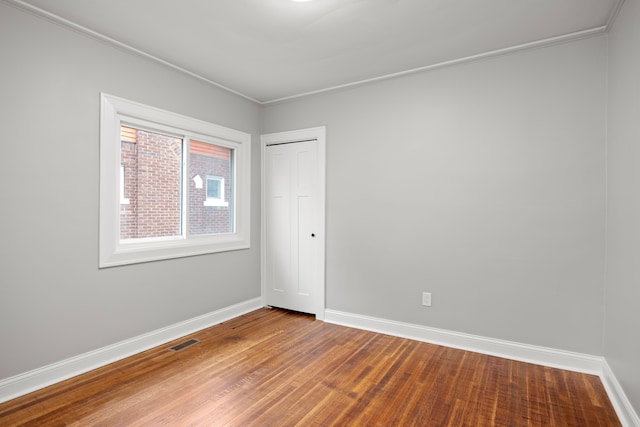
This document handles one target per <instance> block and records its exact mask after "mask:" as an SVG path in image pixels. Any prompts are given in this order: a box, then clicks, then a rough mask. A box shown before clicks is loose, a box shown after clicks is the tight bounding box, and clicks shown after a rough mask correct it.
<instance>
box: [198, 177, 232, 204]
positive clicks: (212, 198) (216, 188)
mask: <svg viewBox="0 0 640 427" xmlns="http://www.w3.org/2000/svg"><path fill="white" fill-rule="evenodd" d="M225 192H226V191H225V187H224V178H223V177H221V176H207V198H206V200H205V201H204V205H205V206H228V205H229V203H227V202H225V197H224V196H225Z"/></svg>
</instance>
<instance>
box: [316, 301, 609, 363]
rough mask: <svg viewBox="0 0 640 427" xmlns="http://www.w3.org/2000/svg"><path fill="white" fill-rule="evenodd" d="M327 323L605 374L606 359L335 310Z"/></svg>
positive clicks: (330, 312) (328, 314)
mask: <svg viewBox="0 0 640 427" xmlns="http://www.w3.org/2000/svg"><path fill="white" fill-rule="evenodd" d="M325 321H326V322H331V323H336V324H339V325H344V326H350V327H354V328H359V329H365V330H369V331H372V332H379V333H383V334H387V335H393V336H397V337H402V338H409V339H413V340H417V341H423V342H428V343H431V344H438V345H443V346H446V347H453V348H458V349H461V350H467V351H473V352H476V353H482V354H488V355H491V356H498V357H504V358H506V359H512V360H518V361H521V362H527V363H535V364H538V365H544V366H550V367H553V368H560V369H567V370H570V371H576V372H582V373H587V374H593V375H600V373H601V372H602V357H599V356H592V355H588V354H582V353H573V352H570V351H564V350H556V349H552V348H547V347H540V346H535V345H529V344H522V343H517V342H512V341H506V340H499V339H494V338H487V337H482V336H479V335H471V334H465V333H461V332H454V331H448V330H445V329H437V328H431V327H428V326H422V325H415V324H411V323H403V322H396V321H393V320H387V319H380V318H376V317H369V316H363V315H359V314H352V313H344V312H340V311H334V310H326V311H325Z"/></svg>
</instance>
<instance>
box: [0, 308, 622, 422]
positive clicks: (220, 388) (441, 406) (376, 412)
mask: <svg viewBox="0 0 640 427" xmlns="http://www.w3.org/2000/svg"><path fill="white" fill-rule="evenodd" d="M191 338H195V339H197V340H199V341H200V342H199V343H198V344H195V345H193V346H191V347H187V348H185V349H184V350H181V351H179V352H172V351H169V350H168V349H169V348H170V347H172V346H174V345H176V344H179V343H181V342H184V341H186V340H188V339H191ZM0 425H2V426H7V427H8V426H115V425H122V426H125V425H126V426H150V425H153V426H182V425H192V426H295V425H301V426H302V425H303V426H346V425H349V426H619V425H620V423H619V421H618V419H617V417H616V414H615V411H614V409H613V407H612V405H611V402H610V401H609V399H608V397H607V395H606V393H605V390H604V387H603V385H602V383H601V382H600V379H599V378H598V377H596V376H592V375H585V374H579V373H575V372H569V371H564V370H559V369H553V368H548V367H544V366H538V365H532V364H527V363H523V362H516V361H511V360H506V359H501V358H497V357H492V356H487V355H483V354H478V353H472V352H465V351H462V350H456V349H451V348H447V347H442V346H437V345H432V344H427V343H422V342H416V341H411V340H407V339H401V338H395V337H390V336H386V335H381V334H375V333H372V332H366V331H361V330H356V329H350V328H346V327H341V326H337V325H331V324H328V323H323V322H319V321H315V320H314V318H313V317H311V316H308V315H303V314H300V313H292V312H288V311H284V310H278V309H260V310H257V311H254V312H252V313H249V314H247V315H244V316H241V317H238V318H236V319H233V320H230V321H228V322H225V323H222V324H220V325H217V326H214V327H212V328H208V329H205V330H203V331H200V332H198V333H195V334H193V335H190V336H187V337H184V338H182V339H180V340H176V341H175V342H172V343H168V344H166V345H164V346H161V347H158V348H154V349H151V350H149V351H146V352H144V353H140V354H138V355H135V356H132V357H130V358H127V359H124V360H121V361H119V362H116V363H112V364H110V365H108V366H105V367H102V368H99V369H96V370H94V371H91V372H89V373H86V374H83V375H80V376H78V377H76V378H72V379H70V380H67V381H64V382H62V383H59V384H56V385H53V386H51V387H47V388H45V389H42V390H39V391H36V392H34V393H31V394H29V395H26V396H22V397H20V398H17V399H14V400H12V401H9V402H5V403H3V404H0Z"/></svg>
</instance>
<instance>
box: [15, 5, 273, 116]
mask: <svg viewBox="0 0 640 427" xmlns="http://www.w3.org/2000/svg"><path fill="white" fill-rule="evenodd" d="M4 1H5V2H6V3H8V4H12V5H15V6H17V7H18V8H20V9H22V10H25V11H27V12H30V13H33V14H35V15H37V16H40V17H43V18H45V19H48V20H49V21H52V22H55V23H57V24H61V25H63V26H65V27H68V28H71V29H72V30H75V31H78V32H79V33H82V34H85V35H87V36H89V37H91V38H94V39H97V40H99V41H102V42H105V43H108V44H110V45H113V46H116V47H117V48H120V49H122V50H124V51H127V52H129V53H132V54H134V55H137V56H141V57H143V58H146V59H149V60H151V61H154V62H158V63H160V64H162V65H166V66H167V67H170V68H173V69H174V70H177V71H180V72H182V73H184V74H187V75H189V76H191V77H194V78H196V79H198V80H201V81H203V82H205V83H208V84H210V85H213V86H215V87H217V88H220V89H222V90H225V91H227V92H230V93H233V94H234V95H237V96H240V97H242V98H245V99H248V100H249V101H252V102H255V103H257V104H261V102H260V101H258V100H257V99H255V98H252V97H250V96H249V95H245V94H244V93H242V92H239V91H237V90H234V89H231V88H229V87H227V86H224V85H222V84H220V83H217V82H214V81H213V80H211V79H208V78H206V77H203V76H201V75H200V74H197V73H194V72H193V71H189V70H187V69H186V68H183V67H180V66H178V65H176V64H173V63H172V62H169V61H166V60H164V59H162V58H158V57H157V56H154V55H151V54H150V53H147V52H145V51H143V50H140V49H136V48H135V47H133V46H129V45H128V44H126V43H123V42H121V41H118V40H116V39H113V38H111V37H108V36H105V35H104V34H101V33H99V32H97V31H93V30H91V29H89V28H87V27H84V26H82V25H80V24H76V23H75V22H72V21H69V20H68V19H65V18H62V17H61V16H58V15H56V14H54V13H51V12H47V11H46V10H44V9H41V8H39V7H36V6H33V5H31V4H29V3H25V2H24V1H22V0H4Z"/></svg>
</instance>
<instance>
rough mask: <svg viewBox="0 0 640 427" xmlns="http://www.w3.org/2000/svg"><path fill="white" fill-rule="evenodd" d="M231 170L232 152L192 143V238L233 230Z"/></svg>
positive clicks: (190, 231)
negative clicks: (203, 183) (193, 236)
mask: <svg viewBox="0 0 640 427" xmlns="http://www.w3.org/2000/svg"><path fill="white" fill-rule="evenodd" d="M232 168H233V149H231V148H228V147H222V146H219V145H214V144H209V143H206V142H200V141H194V140H191V142H190V143H189V178H190V179H189V181H190V182H189V234H190V235H199V234H221V233H231V232H233V231H234V228H233V227H234V224H233V214H232V212H233V200H232V194H233V191H232V188H233V173H232ZM203 181H204V182H205V185H202V182H203Z"/></svg>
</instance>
